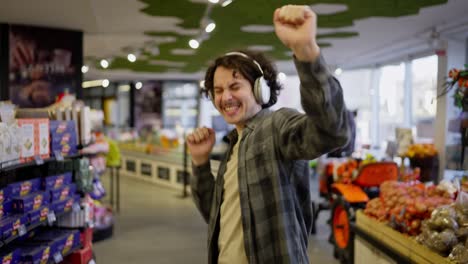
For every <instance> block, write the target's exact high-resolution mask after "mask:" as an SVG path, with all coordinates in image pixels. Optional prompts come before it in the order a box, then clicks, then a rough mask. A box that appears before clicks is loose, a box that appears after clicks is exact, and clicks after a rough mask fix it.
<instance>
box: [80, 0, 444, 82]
mask: <svg viewBox="0 0 468 264" xmlns="http://www.w3.org/2000/svg"><path fill="white" fill-rule="evenodd" d="M140 1H141V2H143V3H145V4H146V7H145V8H143V9H142V10H141V12H143V13H144V14H146V15H150V16H160V17H177V18H179V19H180V20H181V23H180V24H179V26H181V27H183V28H184V29H187V30H198V31H199V32H202V30H203V29H201V26H200V24H201V20H202V18H203V17H204V14H205V12H206V10H207V5H208V4H209V3H208V1H206V3H204V2H201V1H200V0H198V1H197V2H191V1H188V0H171V1H167V0H140ZM446 2H447V0H316V1H314V0H312V1H294V0H290V1H282V0H255V1H246V0H234V1H233V2H232V3H231V4H230V5H228V6H227V7H222V6H221V5H220V4H216V5H213V6H212V9H211V12H210V14H209V18H211V19H212V20H213V21H215V22H216V28H215V30H214V31H213V32H211V33H210V35H209V38H208V39H207V40H205V41H203V42H202V43H201V44H200V47H199V48H198V49H197V50H195V53H194V54H191V55H175V54H173V53H172V52H171V51H173V50H175V49H183V50H186V49H190V47H189V46H188V42H189V40H190V39H192V38H196V37H198V35H180V34H177V33H174V32H164V31H161V29H158V25H155V26H154V27H155V29H154V30H153V31H149V32H146V33H145V34H146V35H148V36H154V37H175V41H174V42H169V43H161V44H158V48H159V54H158V55H153V54H151V53H150V52H148V51H147V49H144V47H143V46H144V44H143V43H142V45H141V47H140V52H141V54H140V55H139V58H138V60H137V61H136V62H133V63H131V62H129V61H128V60H127V58H126V57H115V58H114V59H113V60H112V62H111V65H110V67H109V69H130V70H133V71H135V72H158V73H164V72H168V71H179V72H186V73H191V72H197V71H200V70H203V69H204V68H205V67H206V66H207V65H208V63H209V61H210V59H212V58H213V57H215V56H217V55H220V54H223V53H225V52H226V51H229V50H233V49H245V48H247V47H249V46H253V45H255V46H258V45H260V46H265V45H266V46H272V47H273V49H271V50H270V51H267V52H266V53H267V54H268V55H269V56H270V57H273V58H275V59H278V60H282V59H289V58H290V57H289V56H290V55H289V54H288V53H287V51H288V50H287V49H286V48H285V47H284V46H283V45H282V44H281V43H280V42H279V41H278V40H277V39H276V37H275V35H274V32H271V31H268V32H266V33H261V32H245V31H242V30H241V28H242V27H245V26H249V25H264V26H271V25H272V14H273V12H274V10H275V9H276V8H278V7H280V6H282V5H286V4H298V5H312V6H313V5H317V4H328V5H330V4H332V5H337V4H339V5H344V6H346V7H347V8H346V10H344V11H341V12H340V11H339V12H337V13H332V14H319V16H318V27H319V28H327V29H333V32H332V33H326V34H319V35H318V40H319V44H320V46H321V47H322V48H326V47H328V46H331V45H333V44H332V41H333V39H337V38H353V37H357V36H358V35H359V34H358V32H350V31H345V30H342V29H341V28H345V27H350V26H353V24H354V22H355V21H356V20H359V19H365V18H370V17H389V18H392V17H401V16H408V15H414V14H418V12H419V11H420V9H421V8H424V7H429V6H433V5H440V4H444V3H446ZM88 59H90V60H94V62H95V64H96V65H98V59H97V58H88ZM152 60H153V61H154V60H157V61H166V62H174V63H175V64H174V65H178V66H173V65H172V66H171V65H169V66H167V65H155V64H154V63H151V61H152ZM177 63H178V64H177ZM97 67H99V66H97Z"/></svg>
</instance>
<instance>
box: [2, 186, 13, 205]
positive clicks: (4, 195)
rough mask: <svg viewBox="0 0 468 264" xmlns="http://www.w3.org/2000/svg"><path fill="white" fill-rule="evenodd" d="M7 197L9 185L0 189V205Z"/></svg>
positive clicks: (9, 192)
mask: <svg viewBox="0 0 468 264" xmlns="http://www.w3.org/2000/svg"><path fill="white" fill-rule="evenodd" d="M8 197H11V188H10V186H9V185H8V186H6V187H3V188H2V189H0V204H1V203H3V202H5V200H7V198H8Z"/></svg>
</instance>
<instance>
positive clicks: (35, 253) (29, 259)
mask: <svg viewBox="0 0 468 264" xmlns="http://www.w3.org/2000/svg"><path fill="white" fill-rule="evenodd" d="M19 249H20V250H21V263H31V264H46V263H49V260H50V259H51V254H50V247H49V246H48V245H47V244H46V245H36V246H30V245H23V246H21V247H20V248H19Z"/></svg>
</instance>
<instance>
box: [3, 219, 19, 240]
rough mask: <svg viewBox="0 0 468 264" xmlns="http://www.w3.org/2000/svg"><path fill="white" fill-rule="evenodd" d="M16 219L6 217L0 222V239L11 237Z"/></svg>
mask: <svg viewBox="0 0 468 264" xmlns="http://www.w3.org/2000/svg"><path fill="white" fill-rule="evenodd" d="M15 221H16V219H14V218H11V217H7V218H4V219H2V220H0V237H1V238H2V239H3V240H5V239H8V238H10V237H11V236H12V235H13V223H14V222H15Z"/></svg>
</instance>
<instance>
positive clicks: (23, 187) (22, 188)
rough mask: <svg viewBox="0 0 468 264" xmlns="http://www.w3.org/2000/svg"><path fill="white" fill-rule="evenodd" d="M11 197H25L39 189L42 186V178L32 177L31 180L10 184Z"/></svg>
mask: <svg viewBox="0 0 468 264" xmlns="http://www.w3.org/2000/svg"><path fill="white" fill-rule="evenodd" d="M8 186H9V188H10V190H9V193H10V195H11V197H23V196H26V195H28V194H31V193H34V192H37V191H39V189H40V186H41V179H39V178H37V179H32V180H29V181H23V182H15V183H12V184H10V185H8Z"/></svg>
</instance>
